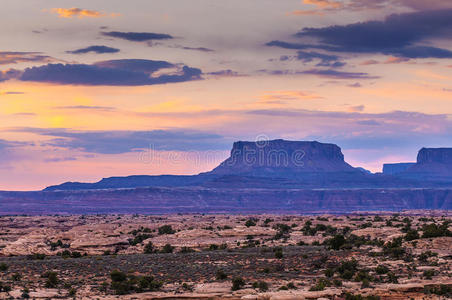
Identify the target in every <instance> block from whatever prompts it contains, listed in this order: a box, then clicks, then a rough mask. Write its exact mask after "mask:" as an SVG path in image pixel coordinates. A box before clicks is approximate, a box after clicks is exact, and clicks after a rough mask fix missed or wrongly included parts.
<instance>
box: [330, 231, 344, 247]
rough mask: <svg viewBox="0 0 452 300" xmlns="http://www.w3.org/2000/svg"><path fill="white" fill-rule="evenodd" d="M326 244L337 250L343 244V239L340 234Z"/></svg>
mask: <svg viewBox="0 0 452 300" xmlns="http://www.w3.org/2000/svg"><path fill="white" fill-rule="evenodd" d="M327 243H328V245H329V246H330V247H331V248H332V249H334V250H339V249H340V248H341V247H342V246H343V245H344V244H345V237H344V236H343V235H341V234H339V235H335V236H334V237H333V238H331V239H330V240H329V241H328V242H327Z"/></svg>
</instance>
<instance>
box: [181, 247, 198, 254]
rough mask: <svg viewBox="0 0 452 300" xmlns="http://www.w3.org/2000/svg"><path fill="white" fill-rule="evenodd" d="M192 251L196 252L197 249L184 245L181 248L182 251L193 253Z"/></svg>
mask: <svg viewBox="0 0 452 300" xmlns="http://www.w3.org/2000/svg"><path fill="white" fill-rule="evenodd" d="M192 252H195V250H193V249H192V248H190V247H186V246H184V247H182V248H181V249H180V253H192Z"/></svg>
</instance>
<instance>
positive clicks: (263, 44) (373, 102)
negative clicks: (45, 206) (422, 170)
mask: <svg viewBox="0 0 452 300" xmlns="http://www.w3.org/2000/svg"><path fill="white" fill-rule="evenodd" d="M1 4H2V5H1V10H0V155H1V156H0V189H1V190H36V189H42V188H44V187H45V186H47V185H51V184H58V183H62V182H65V181H88V182H91V181H97V180H99V179H101V178H103V177H109V176H124V175H132V174H196V173H199V172H203V171H208V170H210V169H211V168H213V167H214V166H215V165H217V164H218V163H219V162H221V161H222V160H224V159H225V158H226V157H227V156H228V153H229V151H230V148H231V146H232V143H233V142H234V141H236V140H251V141H253V140H256V139H260V138H270V139H273V138H283V139H290V140H317V141H320V142H329V143H336V144H338V145H339V146H340V147H341V148H342V150H343V152H344V154H345V159H346V161H348V162H349V163H351V164H352V165H353V166H360V167H364V168H367V169H369V170H371V171H374V172H377V171H381V167H382V163H385V162H400V161H415V159H416V154H417V151H418V150H419V149H420V148H422V147H452V134H451V133H452V1H444V0H347V1H340V0H227V1H224V0H223V1H220V0H131V1H123V0H96V1H92V0H91V1H85V0H77V1H70V0H2V3H1Z"/></svg>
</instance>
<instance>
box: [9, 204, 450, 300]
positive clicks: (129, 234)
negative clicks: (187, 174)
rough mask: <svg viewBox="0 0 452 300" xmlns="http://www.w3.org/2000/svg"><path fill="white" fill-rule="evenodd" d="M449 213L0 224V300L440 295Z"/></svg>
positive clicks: (16, 219)
mask: <svg viewBox="0 0 452 300" xmlns="http://www.w3.org/2000/svg"><path fill="white" fill-rule="evenodd" d="M451 221H452V218H451V217H450V215H448V212H407V213H402V214H397V215H393V214H382V213H380V214H379V215H376V214H371V213H367V214H359V215H358V214H354V215H353V214H352V215H341V216H334V215H322V216H289V215H246V216H245V215H162V216H147V215H97V216H33V217H27V216H4V217H1V218H0V228H1V236H0V291H1V292H0V299H9V298H11V299H23V298H27V297H30V298H32V299H33V298H34V299H49V298H51V299H73V298H75V299H346V300H354V299H368V300H371V299H447V298H450V297H452V271H451V269H450V268H451V258H452V234H451V231H450V230H449V228H450V225H451V224H452V223H450V222H451Z"/></svg>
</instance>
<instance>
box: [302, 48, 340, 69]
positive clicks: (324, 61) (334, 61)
mask: <svg viewBox="0 0 452 300" xmlns="http://www.w3.org/2000/svg"><path fill="white" fill-rule="evenodd" d="M296 58H297V59H298V60H301V61H302V62H304V63H308V62H312V61H313V60H317V59H318V60H320V62H319V63H318V64H317V65H316V66H317V67H332V68H339V67H343V66H345V63H344V62H341V61H339V60H340V58H339V57H338V56H336V55H328V54H323V53H319V52H313V51H311V52H307V51H298V52H297V56H296Z"/></svg>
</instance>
